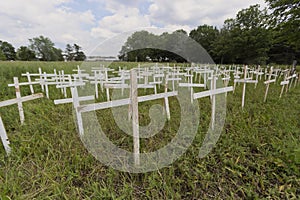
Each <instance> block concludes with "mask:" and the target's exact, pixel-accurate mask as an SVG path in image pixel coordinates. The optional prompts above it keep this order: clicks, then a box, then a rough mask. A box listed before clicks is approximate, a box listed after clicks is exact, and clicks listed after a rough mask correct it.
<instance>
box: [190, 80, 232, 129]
mask: <svg viewBox="0 0 300 200" xmlns="http://www.w3.org/2000/svg"><path fill="white" fill-rule="evenodd" d="M216 80H217V79H216V76H215V75H213V76H212V80H211V81H212V84H211V89H210V90H208V91H204V92H199V93H195V94H194V95H193V98H194V99H199V98H203V97H207V96H211V128H212V130H213V129H214V125H215V113H216V95H217V94H222V93H227V92H230V91H233V87H232V86H230V87H223V88H217V82H216Z"/></svg>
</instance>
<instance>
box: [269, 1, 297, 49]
mask: <svg viewBox="0 0 300 200" xmlns="http://www.w3.org/2000/svg"><path fill="white" fill-rule="evenodd" d="M266 2H267V3H268V5H269V8H270V9H271V10H273V13H272V17H273V28H274V30H276V32H277V34H278V39H279V40H283V41H284V42H286V43H287V44H288V45H290V46H292V47H293V48H295V49H296V50H298V49H299V48H300V34H299V32H300V1H299V0H266Z"/></svg>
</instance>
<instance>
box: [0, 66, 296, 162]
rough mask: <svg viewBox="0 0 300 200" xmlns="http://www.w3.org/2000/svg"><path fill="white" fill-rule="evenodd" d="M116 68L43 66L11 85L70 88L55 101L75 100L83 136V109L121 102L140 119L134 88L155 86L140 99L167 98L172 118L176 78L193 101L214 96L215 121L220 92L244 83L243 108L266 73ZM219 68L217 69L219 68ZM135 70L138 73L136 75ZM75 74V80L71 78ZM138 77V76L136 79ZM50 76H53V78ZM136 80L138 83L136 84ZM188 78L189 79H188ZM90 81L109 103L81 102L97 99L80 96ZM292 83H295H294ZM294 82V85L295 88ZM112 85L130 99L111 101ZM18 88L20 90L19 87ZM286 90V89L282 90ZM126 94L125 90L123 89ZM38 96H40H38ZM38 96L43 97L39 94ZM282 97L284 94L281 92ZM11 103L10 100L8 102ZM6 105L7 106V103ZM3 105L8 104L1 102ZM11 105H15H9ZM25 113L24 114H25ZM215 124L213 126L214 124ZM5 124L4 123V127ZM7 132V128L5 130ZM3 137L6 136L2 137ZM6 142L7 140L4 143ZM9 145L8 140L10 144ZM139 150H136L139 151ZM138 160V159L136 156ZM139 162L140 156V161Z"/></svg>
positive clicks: (29, 98) (290, 78)
mask: <svg viewBox="0 0 300 200" xmlns="http://www.w3.org/2000/svg"><path fill="white" fill-rule="evenodd" d="M234 68H235V69H234ZM109 71H113V70H112V69H109V68H105V67H104V66H102V67H101V68H94V69H93V70H92V72H94V76H90V75H89V74H87V73H85V72H84V70H81V69H80V68H79V67H78V68H77V70H76V72H77V74H75V75H65V74H64V72H63V71H60V72H59V74H58V75H57V73H56V70H55V71H54V74H46V73H45V72H44V73H42V72H41V69H39V73H38V74H30V73H26V74H22V75H23V76H27V78H28V83H20V84H19V83H16V82H15V83H14V84H11V85H9V86H15V85H29V86H30V90H31V93H32V94H33V93H34V90H33V87H32V85H34V84H38V83H39V84H41V86H42V90H43V91H44V90H46V91H45V92H46V96H47V97H49V94H48V85H52V84H53V85H56V87H57V88H61V90H62V92H63V93H64V94H65V98H66V97H67V95H66V88H71V94H72V98H69V99H62V100H55V104H61V103H73V106H74V108H75V110H76V115H77V120H78V127H79V133H80V135H83V133H84V130H83V125H82V120H81V113H82V112H89V111H92V110H93V109H94V110H97V109H105V108H111V107H115V106H120V105H127V104H128V105H130V109H131V111H130V113H131V117H132V118H136V112H137V111H136V107H137V105H135V104H134V101H136V100H134V98H136V96H135V94H133V93H132V91H133V90H134V89H135V88H153V89H154V94H153V95H147V96H143V97H137V102H143V101H149V100H154V99H159V98H163V99H164V100H165V110H166V114H167V118H168V119H170V109H169V102H168V97H171V96H176V95H177V91H176V89H175V81H177V82H178V83H179V81H180V83H179V87H188V88H189V89H190V91H191V101H192V100H193V99H198V98H202V97H206V96H210V97H211V103H212V122H214V119H215V95H217V94H220V93H226V94H227V92H230V91H234V88H235V86H236V83H243V84H244V87H243V96H242V107H244V102H245V93H246V84H247V83H255V84H257V82H258V77H259V76H260V79H261V76H262V71H261V69H260V68H258V69H257V70H251V71H250V72H249V71H248V67H247V66H245V67H244V77H243V79H240V76H239V75H240V74H241V72H240V71H239V68H238V67H236V66H235V67H233V68H230V69H229V70H226V68H225V69H219V70H217V72H216V73H215V74H214V73H213V70H211V69H209V68H207V67H206V66H204V67H198V66H192V67H190V68H185V71H184V70H183V68H180V67H175V66H174V67H173V68H171V67H168V66H167V67H158V66H157V65H156V66H153V67H151V68H140V67H139V68H138V70H131V71H129V70H124V69H120V68H119V71H118V72H116V73H117V74H118V76H117V77H113V78H109V77H108V72H109ZM215 71H216V70H215ZM231 72H234V75H235V80H234V87H228V82H229V80H230V73H231ZM132 73H134V74H132ZM277 73H278V72H276V76H275V78H276V77H277V76H278V75H277ZM248 74H252V76H251V77H249V75H248ZM254 74H255V75H256V80H252V78H253V76H254ZM287 74H288V73H286V77H285V80H284V81H283V82H281V85H283V87H284V86H285V85H287V84H288V83H289V82H290V80H294V79H295V80H296V78H298V77H297V75H296V74H293V75H291V76H287ZM197 75H198V76H199V83H194V82H193V80H195V81H197ZM32 76H38V77H39V79H36V81H38V82H32V81H31V77H32ZM71 76H72V77H73V79H72V78H71ZM135 76H136V78H135ZM202 76H204V78H203V81H204V83H203V84H202V83H201V77H202ZM222 76H223V77H222ZM272 76H274V75H273V68H271V70H270V72H269V77H268V81H266V82H265V84H266V85H267V89H266V93H265V101H266V98H267V93H268V88H269V84H270V83H273V82H275V80H274V79H272ZM49 77H50V78H49ZM149 77H152V79H153V81H152V82H150V81H149ZM221 77H222V80H223V81H224V85H225V87H224V88H216V80H217V79H218V78H221ZM135 80H136V84H135ZM163 80H164V81H165V82H164V84H165V92H164V93H160V94H157V91H156V86H157V85H158V86H160V85H161V84H162V83H163ZM184 80H187V81H185V82H184ZM208 80H210V90H208V91H204V92H200V93H195V94H194V92H193V87H203V88H206V87H207V81H208ZM87 81H90V83H91V84H95V90H96V93H95V95H96V98H98V93H97V92H98V84H100V86H101V91H103V88H106V93H107V102H102V103H97V104H93V105H81V104H80V102H82V101H87V100H93V99H94V96H87V97H78V93H77V87H79V86H83V85H84V84H85V83H86V82H87ZM128 81H129V82H130V84H126V82H128ZM141 81H143V84H139V82H141ZM170 81H172V89H173V91H172V92H168V87H167V85H168V82H170ZM296 83H297V81H295V86H296ZM291 85H292V84H291ZM291 85H290V87H291ZM111 88H119V89H122V91H123V90H124V89H126V88H127V89H128V88H129V89H130V91H131V93H130V98H125V99H121V100H114V101H111V100H110V97H109V89H111ZM16 90H17V89H16ZM282 91H283V89H282ZM122 93H123V92H122ZM16 96H17V98H19V101H18V102H17V103H18V105H19V104H21V103H20V96H19V95H18V94H17V93H16ZM37 96H38V97H37ZM37 96H35V95H34V97H36V98H39V95H37ZM280 96H281V95H280ZM32 98H33V96H32V97H28V98H25V97H22V98H21V102H23V101H26V100H31V99H32ZM6 104H7V102H6ZM6 104H5V105H6ZM0 105H2V106H3V105H4V103H3V104H0ZM9 105H11V104H9ZM0 107H1V106H0ZM19 110H20V120H21V123H23V122H24V117H21V116H22V114H21V113H22V112H23V111H21V110H22V109H19ZM23 115H24V114H23ZM2 124H3V123H2ZM212 124H214V123H212ZM212 126H213V125H212ZM2 127H3V126H2ZM2 129H4V127H3V128H2ZM1 133H3V131H2V132H1ZM5 135H6V134H1V138H3V139H2V141H6V139H5V138H7V136H5ZM2 136H3V137H2ZM4 143H5V142H4ZM136 143H138V142H137V141H136V142H135V145H137V144H136ZM6 146H7V143H6ZM137 152H138V151H137V150H136V153H137ZM136 159H137V158H136ZM136 161H137V162H138V159H137V160H136Z"/></svg>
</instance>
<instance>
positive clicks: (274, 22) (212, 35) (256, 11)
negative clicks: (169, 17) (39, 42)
mask: <svg viewBox="0 0 300 200" xmlns="http://www.w3.org/2000/svg"><path fill="white" fill-rule="evenodd" d="M266 2H267V3H268V6H269V7H268V9H267V8H265V9H261V8H260V5H258V4H257V5H252V6H250V7H249V8H246V9H242V10H240V11H239V12H238V13H237V14H236V17H235V18H232V19H227V20H225V21H224V24H223V27H222V28H220V29H218V28H217V27H214V26H211V25H207V24H204V25H200V26H198V27H197V28H196V29H194V30H192V31H190V33H189V34H188V33H187V32H186V31H184V30H177V31H175V32H173V33H167V32H166V33H162V34H161V35H154V34H152V33H149V32H147V31H138V32H135V33H133V34H132V35H131V36H130V37H128V38H127V41H126V42H125V44H124V45H123V46H122V48H121V50H120V52H119V59H121V60H124V61H161V62H164V61H168V62H169V61H173V62H187V61H188V60H186V59H185V58H182V56H180V55H178V54H176V53H174V52H180V50H179V51H178V49H181V51H183V47H184V46H187V45H185V44H184V42H186V41H187V39H185V37H189V38H191V39H193V40H195V41H196V42H198V43H199V44H201V45H202V47H203V48H204V49H206V51H207V52H208V53H209V55H210V56H211V57H212V59H213V60H214V62H215V63H220V64H229V63H244V64H266V63H277V64H291V63H293V62H294V60H298V61H300V60H299V59H300V34H299V31H300V30H299V29H300V1H299V0H297V1H295V0H266ZM153 47H155V48H153ZM166 49H172V52H173V53H172V52H170V51H166ZM174 50H175V51H174Z"/></svg>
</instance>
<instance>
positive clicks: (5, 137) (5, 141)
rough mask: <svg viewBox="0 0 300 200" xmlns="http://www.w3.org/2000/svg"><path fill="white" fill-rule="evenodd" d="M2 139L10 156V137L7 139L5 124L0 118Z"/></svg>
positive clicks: (0, 135)
mask: <svg viewBox="0 0 300 200" xmlns="http://www.w3.org/2000/svg"><path fill="white" fill-rule="evenodd" d="M0 137H1V140H2V144H3V146H4V149H5V151H6V154H7V155H9V154H10V152H11V148H10V146H9V144H10V143H9V140H8V137H7V134H6V131H5V128H4V124H3V122H2V118H1V116H0Z"/></svg>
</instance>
